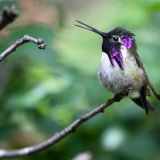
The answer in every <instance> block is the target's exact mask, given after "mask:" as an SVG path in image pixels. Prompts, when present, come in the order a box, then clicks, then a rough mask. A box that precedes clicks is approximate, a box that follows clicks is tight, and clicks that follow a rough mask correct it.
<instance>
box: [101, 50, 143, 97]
mask: <svg viewBox="0 0 160 160" xmlns="http://www.w3.org/2000/svg"><path fill="white" fill-rule="evenodd" d="M123 62H124V70H121V69H120V67H119V66H118V64H117V63H116V62H115V66H114V67H113V66H112V65H111V63H110V60H109V58H108V56H107V55H106V54H105V53H103V54H102V59H101V65H100V70H99V74H98V76H99V79H100V80H101V82H102V84H103V86H104V87H105V88H107V89H108V90H110V91H111V92H113V93H121V92H123V91H124V90H125V89H127V88H128V87H130V88H132V91H131V93H130V94H131V97H137V96H138V95H139V90H140V88H141V87H142V85H143V81H144V80H143V71H142V70H141V69H140V68H139V67H138V66H137V64H136V62H135V61H134V59H130V60H128V59H126V60H125V59H124V61H123ZM137 94H138V95H137Z"/></svg>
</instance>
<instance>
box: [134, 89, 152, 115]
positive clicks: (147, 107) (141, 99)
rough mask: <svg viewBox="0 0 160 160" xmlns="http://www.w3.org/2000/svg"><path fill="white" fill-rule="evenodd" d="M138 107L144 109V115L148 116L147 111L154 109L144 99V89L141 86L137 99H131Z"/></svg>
mask: <svg viewBox="0 0 160 160" xmlns="http://www.w3.org/2000/svg"><path fill="white" fill-rule="evenodd" d="M132 100H133V101H134V102H135V103H136V104H137V105H138V106H140V107H141V108H143V109H145V111H146V114H147V115H148V112H149V111H154V110H155V107H153V106H152V105H151V104H150V103H149V102H148V101H147V99H146V87H145V86H143V87H142V88H141V90H140V95H139V97H138V98H133V99H132Z"/></svg>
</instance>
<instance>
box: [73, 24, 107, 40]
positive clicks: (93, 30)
mask: <svg viewBox="0 0 160 160" xmlns="http://www.w3.org/2000/svg"><path fill="white" fill-rule="evenodd" d="M76 22H77V23H79V24H75V26H77V27H80V28H84V29H86V30H89V31H92V32H94V33H97V34H99V35H100V36H102V37H104V34H105V33H104V32H101V31H99V30H98V29H96V28H93V27H91V26H89V25H87V24H85V23H83V22H80V21H76Z"/></svg>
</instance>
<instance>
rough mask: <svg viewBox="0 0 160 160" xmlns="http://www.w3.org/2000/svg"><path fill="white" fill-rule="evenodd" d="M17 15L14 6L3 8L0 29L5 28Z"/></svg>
mask: <svg viewBox="0 0 160 160" xmlns="http://www.w3.org/2000/svg"><path fill="white" fill-rule="evenodd" d="M17 16H18V12H17V10H16V8H15V7H14V6H12V7H11V8H7V7H6V8H4V9H3V11H2V14H1V16H0V30H2V29H3V28H5V27H6V26H7V25H8V24H10V23H12V22H13V21H14V20H15V19H16V17H17Z"/></svg>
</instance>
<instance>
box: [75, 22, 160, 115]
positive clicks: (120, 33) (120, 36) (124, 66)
mask: <svg viewBox="0 0 160 160" xmlns="http://www.w3.org/2000/svg"><path fill="white" fill-rule="evenodd" d="M77 23H78V24H75V25H76V26H78V27H81V28H84V29H87V30H89V31H92V32H94V33H97V34H98V35H100V36H101V37H102V39H103V42H102V57H101V64H100V69H99V73H98V77H99V79H100V81H101V82H102V84H103V86H104V87H105V88H106V89H108V90H109V91H111V92H113V93H114V94H115V96H117V95H120V94H121V93H124V92H125V91H126V90H128V89H129V93H128V97H129V98H131V100H132V101H134V102H135V103H136V104H137V105H138V106H140V107H141V108H143V109H145V111H146V114H148V112H149V111H154V110H155V108H154V107H153V106H152V105H151V104H150V103H149V102H148V101H147V99H146V96H147V95H150V93H153V94H154V95H155V96H156V97H157V99H160V95H159V94H158V93H157V92H156V91H155V89H154V88H153V86H152V85H151V83H150V81H149V78H148V76H147V73H146V71H145V69H144V67H143V64H142V62H141V60H140V58H139V56H138V54H137V47H136V41H135V39H134V36H135V35H134V34H133V33H132V32H130V31H128V30H126V29H124V28H121V27H117V28H115V29H113V30H111V31H110V32H101V31H99V30H97V29H96V28H93V27H91V26H89V25H87V24H85V23H82V22H80V21H77Z"/></svg>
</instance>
